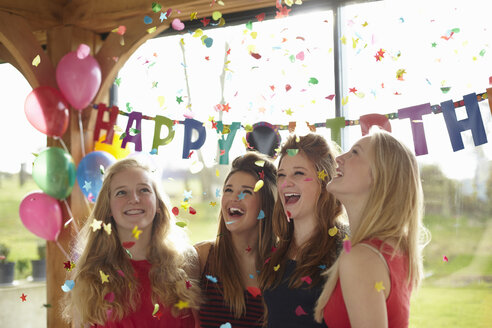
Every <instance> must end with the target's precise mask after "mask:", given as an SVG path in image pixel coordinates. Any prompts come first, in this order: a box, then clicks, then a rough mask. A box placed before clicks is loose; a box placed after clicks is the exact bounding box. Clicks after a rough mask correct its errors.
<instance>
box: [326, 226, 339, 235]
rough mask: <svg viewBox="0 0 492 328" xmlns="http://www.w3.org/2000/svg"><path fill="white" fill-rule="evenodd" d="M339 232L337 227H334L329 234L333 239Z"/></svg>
mask: <svg viewBox="0 0 492 328" xmlns="http://www.w3.org/2000/svg"><path fill="white" fill-rule="evenodd" d="M337 232H338V229H337V227H333V228H330V230H328V234H329V235H330V236H331V237H333V236H335V235H336V234H337Z"/></svg>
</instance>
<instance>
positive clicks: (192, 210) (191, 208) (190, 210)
mask: <svg viewBox="0 0 492 328" xmlns="http://www.w3.org/2000/svg"><path fill="white" fill-rule="evenodd" d="M188 211H189V212H190V214H192V215H195V214H196V210H195V209H194V208H193V207H191V206H190V208H189V209H188Z"/></svg>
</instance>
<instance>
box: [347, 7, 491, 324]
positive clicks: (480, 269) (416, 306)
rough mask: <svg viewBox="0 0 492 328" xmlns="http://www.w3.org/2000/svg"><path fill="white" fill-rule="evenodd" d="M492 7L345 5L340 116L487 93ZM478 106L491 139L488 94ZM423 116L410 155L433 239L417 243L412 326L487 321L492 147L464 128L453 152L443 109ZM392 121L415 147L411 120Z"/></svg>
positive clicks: (353, 131)
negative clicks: (421, 249)
mask: <svg viewBox="0 0 492 328" xmlns="http://www.w3.org/2000/svg"><path fill="white" fill-rule="evenodd" d="M491 8H492V6H491V5H490V4H489V3H488V2H483V1H469V2H466V3H465V2H463V1H411V2H403V1H379V2H374V3H367V4H359V5H352V6H347V7H345V8H344V9H343V10H342V22H341V24H342V35H343V36H342V40H345V44H343V46H342V54H343V56H342V63H343V68H342V71H343V73H342V74H343V86H344V87H343V90H344V94H343V97H345V99H344V103H345V105H344V106H343V115H344V116H345V117H346V119H347V120H358V119H359V118H360V116H362V115H365V114H371V113H378V114H391V113H397V112H398V110H399V109H401V108H406V107H412V106H416V105H420V104H426V103H430V104H431V105H440V103H441V102H444V101H447V100H453V101H460V100H462V99H463V96H465V95H468V94H472V93H476V94H481V93H483V92H485V91H486V88H487V87H489V85H490V76H491V74H490V70H488V69H487V67H491V65H492V57H491V56H490V49H489V40H490V39H491V36H492V22H491V20H490V17H489V13H490V9H491ZM353 88H355V89H356V90H354V89H353ZM351 89H352V90H351ZM479 108H480V114H481V118H482V121H483V124H482V125H483V127H484V130H485V133H486V136H487V138H491V137H492V120H491V111H490V107H489V104H488V101H487V100H486V99H485V100H482V101H479ZM456 113H457V119H458V120H462V119H466V118H467V113H466V110H465V107H464V106H462V107H459V108H457V109H456ZM422 121H423V126H424V132H425V137H426V141H427V148H428V153H427V154H425V155H421V156H418V157H417V159H418V161H419V163H420V168H421V174H422V180H423V188H424V193H425V205H426V215H425V219H424V222H425V224H426V226H427V227H428V228H429V229H430V231H431V233H432V240H431V242H430V244H429V245H428V246H427V247H426V249H425V260H424V265H425V274H426V279H425V281H424V283H423V286H422V288H421V289H420V290H419V292H418V293H414V295H413V300H412V308H411V320H410V322H411V326H415V327H485V326H486V325H489V324H490V320H491V317H490V313H491V312H490V311H489V309H490V308H491V305H492V293H491V290H490V287H491V286H492V285H491V282H492V252H491V250H492V242H491V240H492V239H491V238H490V233H491V232H492V221H491V220H490V213H492V211H491V210H492V207H491V206H490V204H491V203H492V183H491V182H492V178H491V177H492V175H491V171H492V165H491V163H492V161H491V159H492V148H491V144H490V143H489V142H486V143H484V144H482V145H477V146H476V145H475V144H474V141H473V137H472V132H471V130H466V131H463V132H461V138H462V140H463V143H464V149H463V150H457V151H453V147H452V144H451V141H450V134H449V133H448V128H447V125H446V123H445V121H444V117H443V114H442V113H437V114H434V113H432V114H428V115H424V116H423V117H422ZM390 123H391V127H392V131H393V133H394V134H395V135H397V136H398V137H399V138H400V139H403V140H404V141H405V143H407V145H408V146H409V147H410V148H411V149H414V142H413V137H412V130H411V126H410V120H409V119H401V120H400V119H391V120H390ZM480 125H481V124H477V126H480ZM344 132H345V143H344V146H345V147H344V148H345V149H347V148H348V147H349V146H350V145H352V144H353V143H354V141H355V140H357V139H358V138H360V137H361V135H362V133H361V127H360V125H354V126H350V127H347V128H346V129H344ZM472 300H473V301H472ZM486 309H487V310H486ZM486 316H487V317H486Z"/></svg>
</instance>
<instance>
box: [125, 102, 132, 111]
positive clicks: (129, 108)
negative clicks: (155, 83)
mask: <svg viewBox="0 0 492 328" xmlns="http://www.w3.org/2000/svg"><path fill="white" fill-rule="evenodd" d="M126 110H127V112H128V113H130V112H131V111H132V110H133V108H132V106H130V103H129V102H127V103H126Z"/></svg>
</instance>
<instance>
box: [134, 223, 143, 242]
mask: <svg viewBox="0 0 492 328" xmlns="http://www.w3.org/2000/svg"><path fill="white" fill-rule="evenodd" d="M141 233H142V230H139V229H138V226H135V228H133V230H132V235H133V237H135V239H136V240H138V237H140V234H141Z"/></svg>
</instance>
